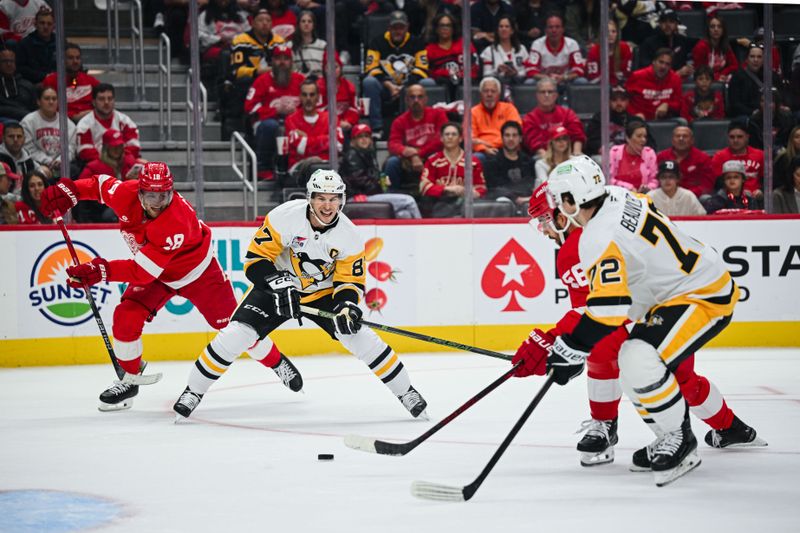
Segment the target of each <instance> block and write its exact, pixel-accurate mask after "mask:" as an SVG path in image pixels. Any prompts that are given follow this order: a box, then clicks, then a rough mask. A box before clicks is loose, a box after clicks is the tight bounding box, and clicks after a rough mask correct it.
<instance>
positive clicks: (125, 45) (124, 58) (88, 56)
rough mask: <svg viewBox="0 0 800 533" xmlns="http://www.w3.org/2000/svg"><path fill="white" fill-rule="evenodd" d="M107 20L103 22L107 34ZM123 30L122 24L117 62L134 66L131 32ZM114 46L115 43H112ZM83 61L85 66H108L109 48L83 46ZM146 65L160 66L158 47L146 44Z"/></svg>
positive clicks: (104, 46)
mask: <svg viewBox="0 0 800 533" xmlns="http://www.w3.org/2000/svg"><path fill="white" fill-rule="evenodd" d="M105 27H106V26H105V20H104V21H103V32H105ZM125 28H126V29H125V30H124V31H123V30H122V24H121V23H120V40H119V57H118V58H117V62H118V63H119V64H123V65H132V64H133V53H132V52H131V38H130V30H129V29H127V26H126V27H125ZM111 46H114V43H113V42H112V43H111ZM81 59H83V64H84V65H90V66H95V65H108V47H107V46H106V45H105V44H102V45H100V44H87V45H82V46H81ZM144 64H145V65H158V45H157V44H156V45H153V44H145V46H144Z"/></svg>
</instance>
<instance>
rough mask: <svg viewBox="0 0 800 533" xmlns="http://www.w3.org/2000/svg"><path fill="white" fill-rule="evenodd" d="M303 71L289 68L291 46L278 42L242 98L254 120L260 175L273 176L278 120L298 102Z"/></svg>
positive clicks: (292, 111) (262, 176)
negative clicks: (265, 68)
mask: <svg viewBox="0 0 800 533" xmlns="http://www.w3.org/2000/svg"><path fill="white" fill-rule="evenodd" d="M303 79H304V78H303V75H302V74H298V73H297V72H293V70H292V50H291V48H289V47H288V46H285V45H278V46H276V47H275V48H274V49H273V50H272V69H271V70H270V71H269V72H265V73H264V74H261V75H260V76H258V77H257V78H256V81H254V82H253V86H252V87H251V88H250V91H248V93H247V99H246V100H245V101H244V110H245V112H246V113H247V114H248V115H249V116H250V118H251V120H252V121H253V128H254V131H255V136H256V154H257V155H258V174H259V177H260V178H261V179H267V180H271V179H273V171H274V169H275V151H276V144H275V138H276V137H277V135H278V128H279V127H280V121H281V120H283V119H285V118H286V117H287V116H289V115H291V114H292V113H294V112H295V110H296V109H297V106H298V105H299V104H300V84H302V83H303Z"/></svg>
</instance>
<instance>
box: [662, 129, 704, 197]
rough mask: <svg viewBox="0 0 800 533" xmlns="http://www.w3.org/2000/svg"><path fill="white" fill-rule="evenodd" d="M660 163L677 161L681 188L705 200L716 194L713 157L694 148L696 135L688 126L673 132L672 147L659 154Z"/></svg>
mask: <svg viewBox="0 0 800 533" xmlns="http://www.w3.org/2000/svg"><path fill="white" fill-rule="evenodd" d="M657 157H658V162H659V163H661V162H662V161H675V162H677V163H678V166H679V167H680V170H681V187H683V188H685V189H689V190H690V191H692V192H693V193H694V195H695V196H697V197H698V198H700V199H701V200H702V199H703V197H704V196H708V195H710V194H713V193H714V182H715V180H716V176H715V175H714V172H713V171H712V170H711V156H709V155H708V154H707V153H705V152H704V151H702V150H699V149H697V148H696V147H695V146H694V133H693V132H692V130H691V128H689V127H687V126H677V127H676V128H675V129H674V130H672V147H670V148H667V149H666V150H662V151H660V152H659V153H658V156H657Z"/></svg>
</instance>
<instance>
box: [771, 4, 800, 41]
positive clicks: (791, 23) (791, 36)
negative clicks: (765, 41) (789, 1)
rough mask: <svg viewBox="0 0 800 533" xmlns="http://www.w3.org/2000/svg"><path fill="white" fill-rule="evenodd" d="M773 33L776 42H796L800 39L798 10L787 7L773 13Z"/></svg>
mask: <svg viewBox="0 0 800 533" xmlns="http://www.w3.org/2000/svg"><path fill="white" fill-rule="evenodd" d="M773 20H774V24H773V31H774V32H775V40H776V41H797V40H798V37H800V8H796V7H788V8H786V9H781V10H780V11H777V12H776V13H775V18H774V19H773Z"/></svg>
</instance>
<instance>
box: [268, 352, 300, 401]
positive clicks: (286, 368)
mask: <svg viewBox="0 0 800 533" xmlns="http://www.w3.org/2000/svg"><path fill="white" fill-rule="evenodd" d="M272 370H274V371H275V373H276V374H278V377H279V378H280V380H281V381H282V382H283V384H284V385H286V386H287V387H288V388H289V389H290V390H291V391H292V392H300V391H301V390H302V389H303V376H301V375H300V371H299V370H297V367H296V366H294V365H293V364H292V362H291V361H289V358H288V357H286V356H285V355H283V354H281V359H280V361H278V364H277V365H275V366H273V367H272Z"/></svg>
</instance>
